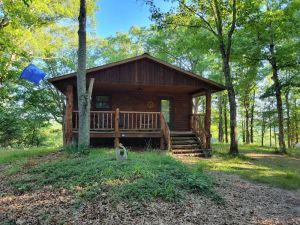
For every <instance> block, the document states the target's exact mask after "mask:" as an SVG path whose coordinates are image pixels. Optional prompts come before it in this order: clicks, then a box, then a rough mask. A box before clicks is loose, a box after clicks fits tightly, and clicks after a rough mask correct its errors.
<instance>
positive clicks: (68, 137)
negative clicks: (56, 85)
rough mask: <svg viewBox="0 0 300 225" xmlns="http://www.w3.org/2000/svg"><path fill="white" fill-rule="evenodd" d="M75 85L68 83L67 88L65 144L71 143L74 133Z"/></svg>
mask: <svg viewBox="0 0 300 225" xmlns="http://www.w3.org/2000/svg"><path fill="white" fill-rule="evenodd" d="M72 116H73V85H71V84H68V85H67V89H66V115H65V133H64V146H66V145H69V144H70V143H71V141H72V135H73V120H72Z"/></svg>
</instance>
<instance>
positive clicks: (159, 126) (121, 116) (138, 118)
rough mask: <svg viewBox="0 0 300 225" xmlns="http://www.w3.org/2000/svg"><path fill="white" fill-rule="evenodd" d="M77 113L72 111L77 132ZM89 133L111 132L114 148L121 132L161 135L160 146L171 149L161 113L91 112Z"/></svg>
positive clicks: (168, 131) (168, 133) (117, 143)
mask: <svg viewBox="0 0 300 225" xmlns="http://www.w3.org/2000/svg"><path fill="white" fill-rule="evenodd" d="M78 119H79V112H78V111H73V130H74V131H77V130H78ZM90 131H95V132H97V131H99V132H100V131H102V132H104V131H111V132H113V133H114V140H115V147H116V148H117V147H119V141H120V140H119V139H120V132H121V131H149V132H160V133H161V146H164V143H166V146H167V149H168V150H170V149H171V137H170V129H169V126H168V124H167V122H166V120H165V118H164V116H163V113H161V112H132V111H119V109H116V110H115V111H91V112H90Z"/></svg>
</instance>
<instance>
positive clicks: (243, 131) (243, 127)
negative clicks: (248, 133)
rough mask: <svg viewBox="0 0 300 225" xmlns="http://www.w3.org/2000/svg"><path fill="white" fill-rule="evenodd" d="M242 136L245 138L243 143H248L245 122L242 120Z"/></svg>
mask: <svg viewBox="0 0 300 225" xmlns="http://www.w3.org/2000/svg"><path fill="white" fill-rule="evenodd" d="M242 136H243V143H245V142H246V137H245V122H244V120H242Z"/></svg>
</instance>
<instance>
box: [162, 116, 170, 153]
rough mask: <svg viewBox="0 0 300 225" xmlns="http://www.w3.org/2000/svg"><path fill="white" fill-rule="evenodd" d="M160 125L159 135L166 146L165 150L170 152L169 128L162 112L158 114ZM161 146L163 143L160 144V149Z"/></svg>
mask: <svg viewBox="0 0 300 225" xmlns="http://www.w3.org/2000/svg"><path fill="white" fill-rule="evenodd" d="M160 124H161V133H162V136H163V138H164V140H165V142H166V144H167V149H168V150H171V135H170V128H169V126H168V123H167V121H166V120H165V117H164V115H163V113H162V112H160ZM162 145H163V143H161V148H163V147H162Z"/></svg>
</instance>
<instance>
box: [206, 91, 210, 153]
mask: <svg viewBox="0 0 300 225" xmlns="http://www.w3.org/2000/svg"><path fill="white" fill-rule="evenodd" d="M205 96H206V101H205V103H206V105H205V123H204V129H205V130H206V132H207V133H208V135H207V136H206V148H207V149H210V148H211V146H210V139H211V133H210V126H211V91H210V90H207V91H206V93H205Z"/></svg>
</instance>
